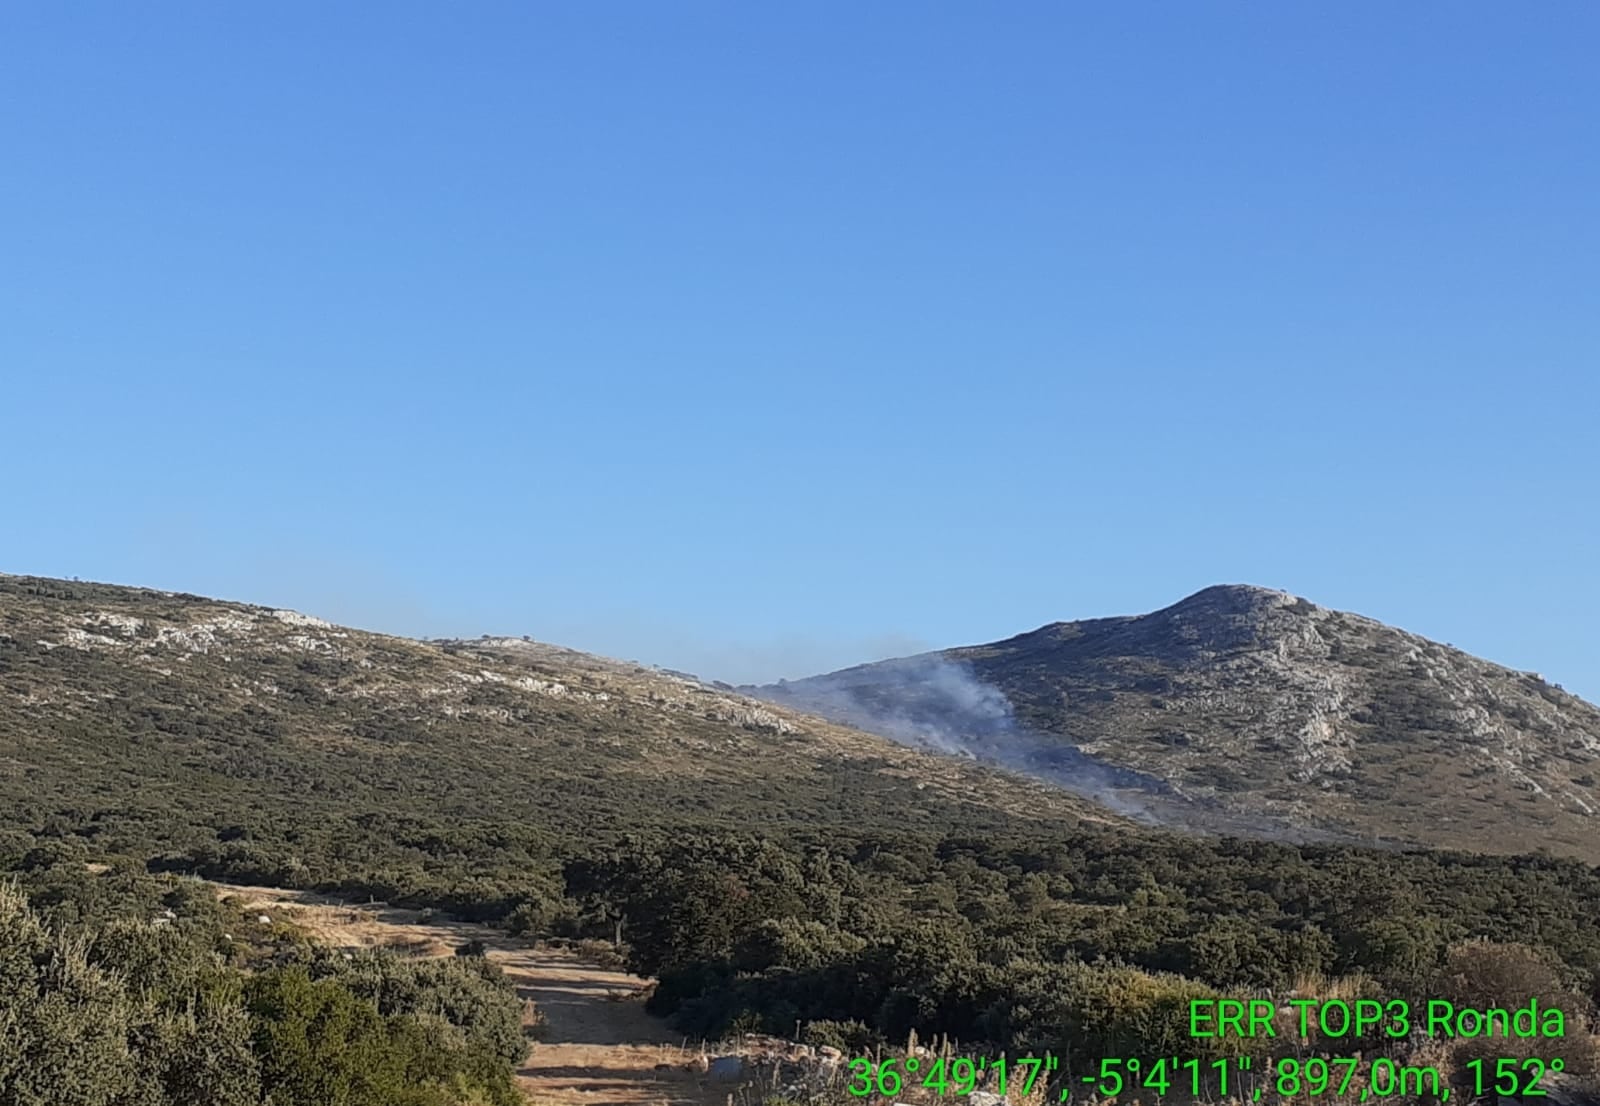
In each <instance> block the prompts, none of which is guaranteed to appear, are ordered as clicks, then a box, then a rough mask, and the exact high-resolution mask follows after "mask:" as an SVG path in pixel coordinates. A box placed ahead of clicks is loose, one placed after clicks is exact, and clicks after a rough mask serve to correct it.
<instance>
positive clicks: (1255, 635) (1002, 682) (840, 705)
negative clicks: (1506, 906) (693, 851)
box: [749, 586, 1600, 862]
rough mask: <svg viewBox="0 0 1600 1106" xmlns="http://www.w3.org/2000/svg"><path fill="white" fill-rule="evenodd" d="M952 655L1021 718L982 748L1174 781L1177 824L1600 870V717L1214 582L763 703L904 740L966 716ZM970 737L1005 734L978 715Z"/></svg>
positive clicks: (1399, 639)
mask: <svg viewBox="0 0 1600 1106" xmlns="http://www.w3.org/2000/svg"><path fill="white" fill-rule="evenodd" d="M930 662H932V665H931V666H930ZM942 662H951V664H952V666H954V667H957V668H959V669H961V670H962V671H964V672H967V673H970V675H971V676H972V677H975V686H980V687H987V688H990V689H998V691H999V692H1002V693H1003V695H1004V699H1005V700H1006V701H1007V707H1006V714H1007V715H1008V719H1007V721H1008V725H1007V726H1006V727H1003V728H1001V730H1000V731H998V732H997V733H996V732H990V733H988V734H987V735H984V734H980V735H979V736H980V740H979V741H978V742H977V747H979V748H980V749H981V748H982V747H983V746H984V744H985V742H987V744H988V746H989V747H990V748H991V749H992V748H993V747H994V746H995V744H996V743H1000V744H1003V743H1004V742H1006V741H1010V740H1016V739H1018V737H1019V736H1020V737H1022V738H1025V739H1029V740H1038V739H1039V738H1040V737H1041V736H1042V737H1043V738H1045V739H1047V742H1046V743H1047V744H1054V745H1055V746H1057V747H1061V748H1064V749H1066V750H1067V751H1070V747H1076V749H1077V750H1079V751H1081V753H1082V754H1084V755H1085V756H1086V758H1088V759H1087V761H1086V763H1087V764H1089V765H1090V767H1091V768H1092V767H1093V766H1094V765H1095V764H1098V765H1103V766H1105V768H1106V769H1107V770H1109V771H1117V772H1131V773H1138V774H1140V776H1142V777H1144V778H1146V779H1147V780H1149V781H1154V782H1155V783H1156V784H1157V785H1159V786H1160V787H1170V788H1171V791H1172V793H1173V794H1171V795H1169V796H1167V797H1165V798H1163V797H1161V796H1160V795H1156V796H1155V797H1154V798H1153V799H1152V804H1153V806H1152V809H1153V810H1155V811H1156V812H1157V814H1159V815H1161V816H1163V818H1164V820H1167V821H1169V822H1181V821H1182V820H1183V808H1182V805H1181V803H1183V802H1189V803H1192V804H1198V805H1200V806H1205V805H1207V804H1218V805H1220V806H1222V807H1223V808H1225V809H1226V810H1228V811H1231V812H1233V813H1235V814H1238V815H1240V816H1241V817H1250V818H1256V819H1262V820H1263V821H1262V823H1261V825H1262V827H1266V829H1265V832H1269V833H1270V832H1271V830H1270V826H1271V825H1272V824H1277V825H1281V826H1289V827H1315V828H1319V829H1322V830H1325V831H1329V832H1332V833H1335V834H1344V835H1354V836H1359V837H1364V838H1366V839H1368V840H1371V839H1373V838H1381V839H1386V840H1400V841H1408V842H1414V843H1420V844H1426V845H1434V846H1449V847H1456V848H1465V849H1472V850H1487V851H1495V852H1520V851H1528V850H1532V849H1535V848H1538V847H1546V848H1549V849H1550V850H1552V851H1554V852H1558V853H1563V854H1567V855H1573V856H1577V857H1582V858H1584V859H1587V860H1589V861H1590V862H1594V861H1596V860H1600V820H1597V818H1596V814H1597V812H1600V786H1597V777H1600V763H1597V762H1600V709H1596V708H1595V707H1594V706H1593V705H1591V704H1589V703H1586V702H1584V701H1583V700H1581V699H1579V698H1577V697H1576V696H1573V695H1570V694H1568V693H1567V692H1565V691H1562V690H1561V689H1560V688H1559V687H1556V686H1553V685H1551V684H1549V683H1546V682H1545V681H1544V680H1543V679H1542V678H1540V677H1539V676H1537V675H1535V674H1533V673H1526V672H1515V671H1512V670H1511V669H1508V668H1504V667H1501V666H1500V665H1496V664H1492V663H1490V662H1488V661H1484V660H1480V659H1478V658H1476V657H1472V656H1469V655H1468V654H1466V653H1463V652H1461V651H1460V650H1458V649H1455V648H1452V647H1450V646H1447V645H1440V644H1438V643H1436V642H1432V641H1429V640H1427V639H1425V638H1422V637H1418V636H1417V635H1415V634H1410V633H1406V632H1404V631H1402V630H1398V629H1395V628H1393V627H1390V626H1386V625H1384V624H1382V623H1380V622H1375V621H1373V620H1372V619H1369V618H1363V617H1360V616H1358V615H1354V614H1347V613H1344V612H1341V611H1332V610H1326V609H1324V608H1322V607H1319V606H1316V605H1315V604H1312V603H1309V602H1307V601H1306V600H1304V599H1299V598H1296V597H1294V596H1292V595H1288V594H1285V593H1283V592H1279V591H1270V590H1267V589H1264V588H1255V587H1244V586H1220V587H1213V588H1207V589H1206V590H1204V591H1201V592H1199V593H1197V594H1195V595H1193V596H1190V597H1189V598H1187V599H1185V600H1183V601H1182V602H1180V603H1177V604H1175V605H1173V606H1171V607H1167V608H1165V609H1164V610H1160V611H1156V612H1155V613H1153V614H1148V615H1142V616H1139V617H1124V618H1099V619H1092V620H1088V621H1082V622H1057V623H1052V624H1050V625H1048V626H1044V627H1041V628H1040V629H1038V630H1034V631H1033V632H1031V633H1026V634H1021V635H1019V636H1017V637H1014V638H1010V639H1008V640H1005V641H999V642H994V643H992V644H988V645H978V646H973V647H970V648H962V649H950V650H946V651H943V652H942V653H938V654H932V655H928V656H925V657H921V658H908V659H906V660H901V661H888V662H881V663H878V664H869V665H863V666H860V667H857V668H852V669H846V670H844V671H842V672H837V673H833V674H831V675H828V676H822V677H813V678H812V679H808V680H796V681H792V682H788V683H785V684H782V685H778V686H774V687H768V688H760V689H749V690H752V691H755V692H758V693H759V694H761V695H762V696H763V697H766V698H768V699H770V700H773V701H775V702H782V703H787V704H790V705H793V706H795V707H797V708H799V709H807V710H814V711H817V712H819V713H823V714H826V715H828V716H830V717H847V718H849V719H850V720H851V721H853V722H854V723H855V724H857V725H862V726H866V727H873V728H877V729H879V730H881V731H882V732H889V733H891V734H894V731H895V729H896V727H897V726H899V725H901V723H903V721H904V720H905V719H908V718H909V719H912V720H913V722H914V723H915V724H916V725H917V726H921V727H923V728H927V727H929V726H933V725H934V724H935V723H936V721H937V719H936V716H937V715H938V713H939V712H940V711H941V710H945V711H947V712H948V711H950V710H951V709H952V708H951V706H950V704H951V703H952V702H953V699H952V696H951V695H950V694H949V693H948V690H947V689H946V688H945V687H944V686H943V685H944V684H945V683H947V682H948V680H949V678H950V677H949V674H948V672H947V671H946V670H945V668H944V665H943V663H942ZM971 700H972V695H971V694H970V693H967V694H964V695H963V696H962V697H961V698H960V702H963V703H970V701H971ZM955 713H956V714H957V715H959V716H963V717H964V716H965V715H966V714H967V713H969V712H967V711H966V708H964V707H963V708H960V709H957V710H955ZM1013 714H1014V719H1011V718H1010V717H1009V716H1010V715H1013ZM884 719H887V720H889V722H888V724H887V725H880V726H876V727H874V720H884ZM967 729H968V731H971V730H978V731H984V730H989V731H994V729H995V728H994V726H992V725H991V724H990V723H989V722H988V721H987V720H986V719H985V718H983V717H980V718H979V720H978V724H976V725H968V726H967ZM900 736H905V735H904V734H901V735H900ZM912 736H915V732H913V734H912ZM943 743H944V744H946V745H948V744H949V743H950V742H949V740H948V737H946V739H945V741H944V742H943Z"/></svg>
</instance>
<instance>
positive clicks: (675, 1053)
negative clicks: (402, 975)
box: [217, 884, 731, 1106]
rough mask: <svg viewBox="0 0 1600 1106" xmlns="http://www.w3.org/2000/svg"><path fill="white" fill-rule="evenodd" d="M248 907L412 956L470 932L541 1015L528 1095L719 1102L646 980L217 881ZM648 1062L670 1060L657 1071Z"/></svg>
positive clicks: (635, 1105)
mask: <svg viewBox="0 0 1600 1106" xmlns="http://www.w3.org/2000/svg"><path fill="white" fill-rule="evenodd" d="M217 887H218V893H219V894H221V895H224V896H227V895H237V896H240V898H241V899H242V900H243V902H242V905H243V906H245V908H246V909H248V910H249V911H250V912H257V911H259V912H261V913H264V914H268V915H271V916H275V917H280V918H283V919H284V920H286V921H291V922H294V923H295V924H297V925H300V926H303V927H304V928H305V929H307V930H308V931H310V932H311V933H312V934H313V935H314V936H315V937H316V938H317V940H319V941H323V942H325V943H327V944H329V945H331V946H334V947H340V948H353V947H362V948H376V947H384V948H393V949H396V950H398V951H404V952H407V953H410V954H412V955H417V956H449V955H452V954H453V953H454V951H455V949H456V947H457V946H458V945H461V944H464V943H465V942H467V941H470V940H473V939H478V940H481V941H483V942H484V943H485V945H486V946H487V947H488V950H489V951H488V956H489V958H490V959H491V960H493V961H494V962H495V963H496V964H498V965H499V966H500V968H501V969H502V970H503V971H504V972H505V973H506V976H507V977H508V978H509V979H510V980H511V981H512V982H513V983H515V984H516V987H517V991H518V993H519V994H521V995H522V997H523V998H526V999H531V1000H532V1001H533V1004H534V1006H535V1008H537V1009H538V1010H539V1011H540V1012H541V1013H542V1014H543V1015H544V1017H545V1019H546V1023H547V1025H546V1032H545V1035H544V1040H542V1041H540V1042H538V1043H536V1044H534V1045H533V1048H532V1050H531V1051H530V1053H529V1055H528V1059H527V1061H526V1062H525V1063H524V1065H523V1066H522V1068H521V1069H519V1071H518V1073H517V1081H518V1083H519V1084H520V1085H521V1087H522V1089H523V1090H524V1091H525V1092H526V1093H527V1095H528V1097H529V1098H530V1099H531V1100H532V1101H533V1102H536V1103H537V1102H550V1103H558V1104H562V1106H571V1104H577V1103H583V1104H586V1106H613V1104H614V1106H661V1104H666V1106H706V1104H711V1103H725V1102H726V1101H727V1098H728V1091H729V1090H730V1089H731V1088H729V1087H727V1086H725V1085H724V1086H720V1087H719V1086H714V1085H710V1084H708V1083H707V1082H706V1080H705V1079H704V1077H703V1076H699V1075H696V1074H694V1073H691V1072H688V1071H685V1070H683V1069H682V1065H683V1064H684V1062H686V1061H688V1060H691V1059H692V1058H693V1057H695V1056H697V1055H699V1051H700V1050H699V1047H698V1043H697V1042H685V1041H684V1040H683V1039H682V1038H681V1037H676V1036H674V1035H673V1034H672V1033H671V1032H670V1031H669V1030H668V1029H667V1027H666V1025H665V1024H664V1023H663V1022H661V1020H660V1019H658V1018H654V1017H652V1016H650V1015H649V1014H647V1013H645V1010H644V1003H643V999H642V996H641V990H642V988H643V987H644V986H645V981H644V980H642V979H640V978H639V977H638V976H633V975H629V974H628V973H626V972H620V971H613V970H610V969H606V968H600V967H596V966H595V965H593V964H590V963H587V962H585V961H583V960H581V959H579V958H578V957H577V956H575V955H574V954H572V953H571V952H569V951H566V950H564V949H545V948H530V947H528V946H527V945H525V944H522V943H520V942H517V941H513V940H511V939H509V938H507V937H506V935H505V934H503V933H501V932H499V931H497V930H492V929H489V928H487V927H484V926H476V925H470V924H467V923H463V922H452V921H447V920H440V919H437V918H431V919H428V920H424V919H423V916H422V915H421V914H420V913H419V912H417V911H413V910H400V909H395V908H391V907H387V906H383V905H382V904H370V905H369V904H363V905H355V904H345V903H341V902H338V901H335V900H332V899H327V898H321V897H318V896H315V895H309V894H304V893H301V892H295V891H283V890H279V889H277V888H271V887H239V886H232V885H223V884H219V885H217ZM657 1065H672V1068H673V1070H667V1071H660V1070H657Z"/></svg>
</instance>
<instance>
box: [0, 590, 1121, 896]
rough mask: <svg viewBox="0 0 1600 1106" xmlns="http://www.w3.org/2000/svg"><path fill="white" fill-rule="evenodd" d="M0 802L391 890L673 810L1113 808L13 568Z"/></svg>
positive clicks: (831, 732)
mask: <svg viewBox="0 0 1600 1106" xmlns="http://www.w3.org/2000/svg"><path fill="white" fill-rule="evenodd" d="M0 810H3V811H4V812H5V813H4V815H3V816H0V817H3V821H0V852H5V851H7V849H8V848H9V851H11V852H12V853H13V854H14V855H15V854H20V852H22V851H24V850H26V849H28V848H31V847H33V846H34V845H35V843H36V841H37V840H39V839H41V838H42V839H44V840H48V841H54V842H56V843H57V844H58V846H59V847H60V848H63V849H73V850H79V851H82V852H84V853H85V855H88V854H91V853H103V852H112V853H119V854H126V855H131V856H139V857H145V856H149V855H154V854H162V853H166V854H170V863H171V864H172V865H173V866H174V867H180V868H181V867H193V868H197V869H200V870H203V871H207V872H211V873H213V874H217V875H223V876H227V877H230V878H237V879H254V880H258V881H261V882H271V883H276V884H280V885H285V886H308V885H310V884H312V883H317V882H322V881H327V880H330V879H337V880H340V881H343V882H346V883H348V882H350V881H360V880H362V879H371V880H374V881H377V880H378V879H379V876H378V874H377V873H379V872H382V873H385V874H384V876H383V877H382V884H381V886H374V888H373V891H374V893H377V894H379V895H380V897H396V896H399V897H402V898H403V897H404V896H405V894H406V893H407V892H408V891H412V890H415V889H416V888H420V887H424V886H437V885H452V886H453V885H456V884H461V883H465V882H469V881H471V880H473V879H479V880H485V879H497V878H500V877H501V876H503V875H505V874H506V873H511V872H518V873H521V874H522V875H526V874H527V872H528V871H529V870H530V868H532V867H533V866H534V862H535V861H536V859H537V858H540V857H544V856H548V855H553V854H554V853H556V852H559V851H560V847H561V845H562V843H564V842H567V843H570V842H572V841H577V840H581V841H583V842H585V843H587V844H592V843H594V842H596V841H605V840H607V839H615V838H618V837H620V836H621V835H623V834H626V833H630V832H637V831H642V830H645V829H651V828H658V827H680V828H689V827H699V828H706V829H711V828H716V827H733V826H738V827H744V826H749V825H751V824H760V825H764V826H768V827H771V828H775V829H778V828H784V827H789V828H797V827H809V828H811V829H814V830H817V831H826V830H828V829H829V828H830V827H840V826H847V825H848V826H851V827H854V828H857V829H860V828H871V827H874V826H879V827H911V828H915V827H924V828H929V829H934V828H938V827H950V826H963V827H968V828H972V829H983V828H990V829H995V828H999V829H1005V828H1015V827H1016V826H1017V825H1018V824H1021V823H1027V824H1029V825H1033V826H1036V827H1041V828H1048V827H1052V826H1054V827H1064V826H1070V825H1072V824H1074V823H1076V822H1077V820H1078V819H1079V818H1082V817H1089V818H1093V819H1098V820H1102V821H1104V820H1107V819H1108V816H1106V815H1104V814H1103V813H1102V812H1100V811H1098V810H1096V809H1095V808H1094V807H1093V806H1092V805H1091V804H1089V803H1086V802H1084V801H1082V800H1081V799H1078V798H1075V797H1073V796H1070V795H1065V794H1062V793H1060V792H1059V791H1055V790H1052V789H1050V788H1048V787H1045V786H1042V785H1040V784H1038V783H1036V782H1034V781H1030V780H1026V779H1023V778H1020V777H1009V776H1003V775H1000V774H998V773H995V772H993V771H990V770H988V769H986V768H984V767H982V766H979V765H973V764H965V763H957V762H952V761H950V760H947V759H939V758H935V757H931V756H929V755H927V754H924V753H919V752H916V751H913V750H910V749H907V748H905V747H903V746H900V745H897V744H895V743H894V742H891V741H888V740H885V739H883V738H881V737H877V736H872V735H868V734H864V733H861V732H858V731H853V730H850V729H847V728H845V727H842V726H838V725H834V724H832V723H829V722H825V721H823V720H821V719H818V718H814V717H806V716H803V715H801V714H798V713H796V712H794V711H792V710H789V709H786V708H781V707H773V706H770V705H767V704H763V703H760V702H757V701H755V700H751V699H749V698H746V697H744V696H741V695H738V694H733V693H730V692H728V691H724V690H720V689H717V688H713V687H709V686H706V685H703V684H700V683H698V682H696V681H694V680H692V679H688V678H685V677H681V676H675V675H669V674H667V673H664V672H661V671H658V670H653V669H649V668H645V667H642V666H639V665H634V664H626V663H622V662H618V661H609V660H605V659H602V658H598V657H592V656H588V655H585V654H581V653H575V652H572V651H570V650H565V649H560V648H557V647H553V646H546V645H540V644H537V643H534V642H529V641H525V640H520V639H515V638H483V639H480V640H476V641H414V640H409V639H404V638H398V637H388V636H384V635H380V634H373V633H366V632H363V631H359V630H353V629H347V628H341V627H338V626H333V625H330V624H328V623H326V622H323V621H320V620H318V619H315V618H312V617H308V616H305V615H302V614H297V613H294V612H291V611H286V610H275V609H271V608H268V607H261V606H251V605H248V604H242V603H229V602H221V601H218V600H213V599H205V598H201V597H198V596H193V595H179V594H171V593H167V592H159V591H152V590H148V589H140V588H128V587H116V586H109V585H100V584H88V583H78V582H68V581H61V580H51V579H41V578H31V577H20V576H0ZM1110 820H1113V821H1114V820H1115V819H1110ZM397 873H398V874H397ZM484 894H485V893H484V892H483V889H482V888H478V890H477V891H476V892H475V893H474V895H473V898H474V899H475V900H478V899H482V898H483V897H484Z"/></svg>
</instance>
